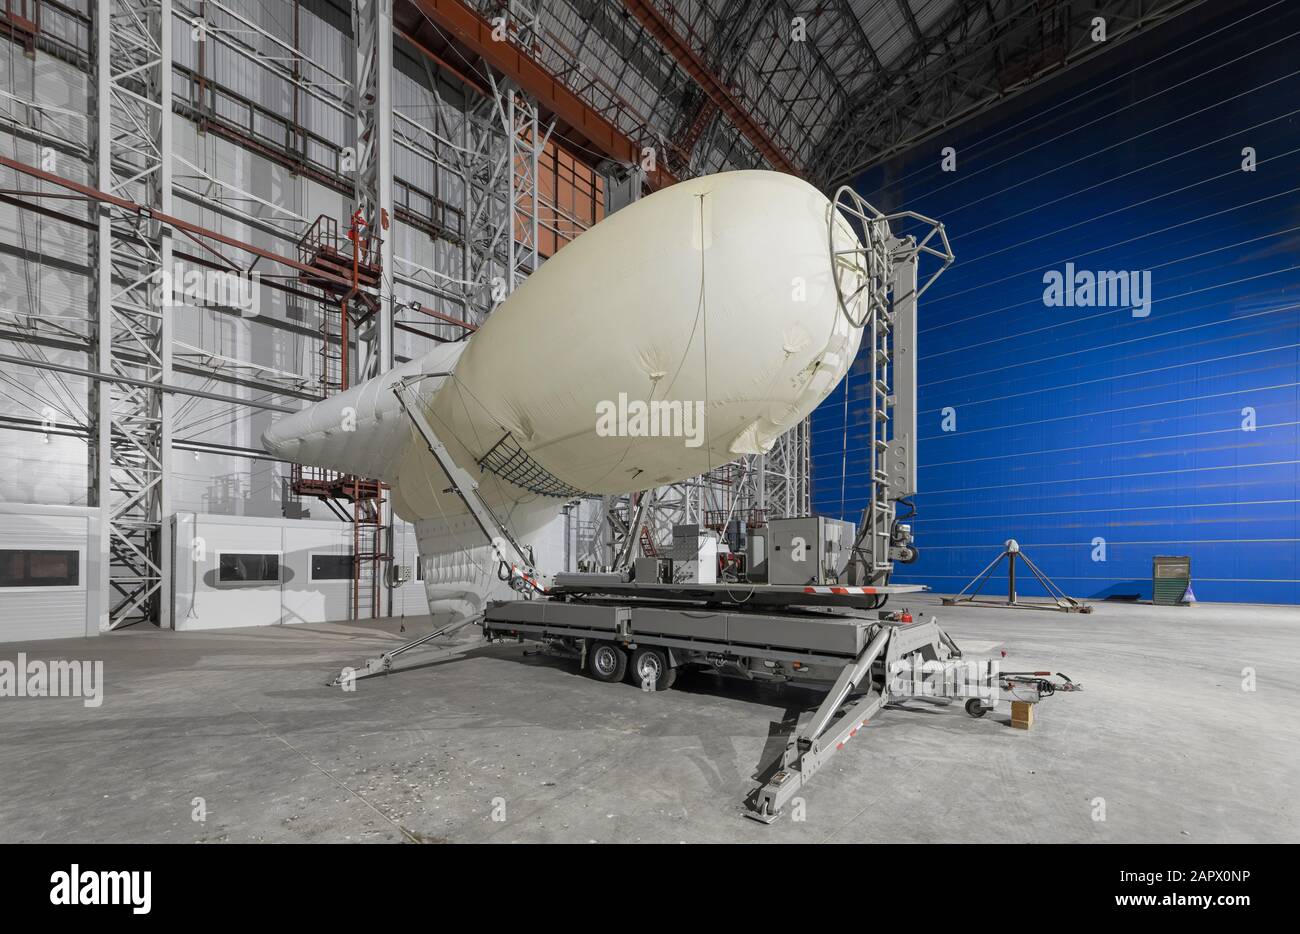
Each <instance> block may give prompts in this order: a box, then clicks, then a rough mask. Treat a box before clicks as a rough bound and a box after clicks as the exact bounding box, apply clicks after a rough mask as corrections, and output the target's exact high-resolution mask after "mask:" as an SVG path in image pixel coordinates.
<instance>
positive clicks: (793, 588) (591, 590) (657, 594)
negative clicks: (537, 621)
mask: <svg viewBox="0 0 1300 934" xmlns="http://www.w3.org/2000/svg"><path fill="white" fill-rule="evenodd" d="M928 589H929V588H928V587H926V586H924V585H923V584H878V585H876V586H873V587H854V586H849V585H839V584H832V585H826V586H814V585H811V584H809V585H799V584H759V583H750V582H735V581H722V582H719V583H712V584H701V583H695V582H690V581H684V582H679V583H673V584H660V583H647V582H640V581H635V580H626V579H625V578H624V577H623V576H622V575H620V574H590V573H588V574H557V575H555V581H554V583H553V584H552V585H551V587H550V590H549V592H550V593H551V594H553V595H556V596H582V595H591V594H602V595H613V596H622V597H648V598H657V599H665V600H690V601H696V602H700V601H703V602H707V603H715V604H736V605H749V606H755V607H759V606H761V607H793V606H825V607H849V608H855V609H863V610H872V609H877V608H878V607H879V606H881V604H882V602H883V600H882V598H884V597H888V596H890V595H891V594H906V593H920V592H922V591H925V590H928Z"/></svg>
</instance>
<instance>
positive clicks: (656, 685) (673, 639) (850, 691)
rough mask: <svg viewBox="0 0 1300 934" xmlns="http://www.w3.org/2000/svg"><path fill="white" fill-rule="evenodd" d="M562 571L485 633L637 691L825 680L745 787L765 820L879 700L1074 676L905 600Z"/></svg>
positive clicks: (1002, 691) (983, 708) (1033, 691)
mask: <svg viewBox="0 0 1300 934" xmlns="http://www.w3.org/2000/svg"><path fill="white" fill-rule="evenodd" d="M557 583H558V581H557ZM570 583H571V586H570V588H569V590H568V592H567V593H566V594H565V595H564V596H560V595H556V596H551V597H543V598H540V599H532V600H510V601H498V602H493V603H490V604H489V605H488V606H487V608H486V611H485V613H484V616H483V619H482V626H483V631H484V635H485V636H486V637H487V638H488V639H489V640H509V639H516V640H529V641H534V642H538V643H540V644H542V645H544V646H546V647H547V648H548V649H550V650H552V651H553V652H556V653H557V654H561V655H564V656H568V657H571V658H575V659H577V660H578V662H579V664H580V665H581V666H582V668H583V669H584V670H586V671H587V672H588V673H589V674H590V675H591V676H592V677H594V678H596V679H597V680H600V681H605V682H616V681H622V680H624V679H625V678H628V679H630V680H631V681H632V683H633V684H634V685H636V686H638V687H640V688H642V689H643V690H646V691H657V690H665V689H667V688H670V687H671V686H672V684H673V682H674V680H675V678H676V673H677V671H678V670H680V669H682V668H684V667H697V668H706V669H712V670H714V671H717V672H718V673H719V674H723V675H727V676H731V677H739V678H745V679H748V680H753V681H768V682H777V683H779V682H786V681H792V682H811V683H812V685H813V686H820V687H823V688H826V687H827V686H829V687H828V690H827V693H826V696H825V698H824V699H823V701H822V703H821V704H820V706H819V707H818V708H817V709H816V711H813V712H812V713H811V714H810V715H805V716H804V717H802V718H801V719H800V723H799V726H798V727H797V728H796V730H795V731H794V733H793V734H792V736H791V738H790V740H789V742H788V744H787V746H786V749H785V751H784V753H783V755H782V759H781V763H780V765H779V767H778V769H777V770H776V772H775V774H773V776H772V777H771V779H769V780H768V781H767V782H766V783H765V784H764V785H763V786H761V787H760V788H758V789H756V790H755V791H754V792H753V793H752V794H751V795H750V796H749V798H748V799H747V805H748V809H747V812H746V814H747V816H749V817H752V818H754V819H756V820H760V821H763V822H764V823H770V822H772V821H773V820H775V819H776V818H777V816H778V815H779V814H780V813H781V811H782V809H783V808H784V807H785V805H786V804H787V803H788V802H789V801H790V800H791V799H792V798H793V797H794V796H795V795H796V794H797V793H798V792H799V790H800V789H802V788H803V787H804V786H805V785H806V784H807V783H808V781H809V780H810V779H811V778H812V777H813V775H814V774H816V772H817V771H818V770H819V769H820V768H821V767H822V766H823V765H824V764H825V763H826V762H827V761H828V760H829V759H830V758H831V757H832V756H833V755H834V754H835V753H836V752H837V751H838V750H840V749H842V748H844V744H845V743H847V742H848V741H849V739H851V738H852V737H853V736H855V735H856V734H857V732H858V730H859V729H861V728H862V727H863V726H864V725H865V724H866V723H867V722H868V721H869V720H870V718H871V717H873V716H874V715H875V714H876V713H877V712H878V711H879V710H880V709H881V708H882V707H884V706H886V705H888V704H893V705H897V704H901V703H904V702H906V701H908V700H913V699H922V700H928V701H932V702H939V703H951V702H953V701H957V700H962V701H965V705H966V712H967V713H968V714H970V715H971V716H973V717H981V716H983V715H984V713H985V712H987V711H988V710H989V709H991V708H992V707H993V706H994V705H995V704H997V703H998V702H999V701H1011V702H1013V703H1014V704H1021V705H1032V704H1035V703H1037V702H1038V701H1039V700H1041V699H1042V698H1043V697H1046V696H1049V695H1050V694H1052V693H1055V692H1056V691H1066V690H1076V689H1077V688H1078V685H1076V684H1075V683H1074V682H1072V681H1070V679H1069V678H1066V677H1065V676H1063V675H1059V674H1058V675H1056V676H1055V677H1053V676H1052V674H1051V673H1050V672H1042V671H1039V672H1003V671H1001V670H1000V663H999V661H998V660H996V659H972V658H966V657H965V656H963V654H962V651H961V649H960V648H959V647H958V646H957V644H956V642H954V641H953V639H952V637H951V636H949V635H948V633H946V632H945V631H944V630H943V629H942V628H941V627H940V626H939V624H938V622H937V621H936V620H935V619H933V618H931V619H930V620H928V621H921V620H913V619H912V617H911V616H910V615H909V614H908V613H907V612H906V611H903V612H896V613H888V614H887V613H879V614H876V615H873V614H871V613H870V612H868V611H865V610H862V609H859V608H855V607H852V606H847V607H846V606H838V607H826V606H822V607H818V606H807V605H801V604H796V603H790V604H788V605H785V606H781V607H776V608H773V607H770V606H764V605H752V604H747V603H743V602H737V601H735V600H732V601H729V602H712V599H710V600H705V601H702V600H700V599H698V598H697V599H696V600H693V601H692V600H682V599H678V600H669V599H664V598H663V596H662V594H663V593H664V589H663V588H665V587H666V588H669V589H671V586H672V585H640V586H638V585H636V584H635V583H633V582H625V581H618V582H616V583H613V582H611V585H610V586H612V587H613V590H614V591H616V592H612V593H611V592H602V590H601V588H602V587H603V586H605V585H602V584H601V583H599V582H598V581H587V582H585V583H583V584H578V583H577V582H570ZM575 586H577V587H579V589H581V591H582V592H581V593H575V592H574V590H573V587H575ZM733 591H734V588H733ZM716 596H717V595H716V594H712V595H711V598H716Z"/></svg>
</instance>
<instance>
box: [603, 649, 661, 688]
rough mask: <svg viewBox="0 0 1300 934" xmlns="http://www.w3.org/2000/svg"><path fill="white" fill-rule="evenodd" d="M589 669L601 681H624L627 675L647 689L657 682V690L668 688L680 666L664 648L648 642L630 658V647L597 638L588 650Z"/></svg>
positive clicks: (636, 683)
mask: <svg viewBox="0 0 1300 934" xmlns="http://www.w3.org/2000/svg"><path fill="white" fill-rule="evenodd" d="M587 671H588V673H590V674H591V676H592V677H593V678H595V679H596V680H597V681H606V682H610V683H612V682H615V681H622V680H623V679H624V678H625V677H627V678H629V679H630V680H631V682H632V683H633V684H634V685H636V686H637V687H639V688H641V689H643V690H645V689H646V687H647V685H648V684H650V683H651V682H653V684H654V690H656V691H666V690H668V689H669V688H670V687H672V686H673V682H674V681H676V680H677V669H676V668H674V667H672V665H671V664H670V663H669V661H668V655H667V654H666V653H665V652H664V651H663V650H662V649H656V648H654V647H652V646H644V647H642V648H639V649H637V650H636V651H634V652H633V653H632V656H631V659H630V660H629V658H628V653H627V651H626V650H625V649H624V648H623V647H622V646H619V645H617V644H615V643H613V642H597V643H595V644H594V645H593V646H591V648H590V649H588V650H587Z"/></svg>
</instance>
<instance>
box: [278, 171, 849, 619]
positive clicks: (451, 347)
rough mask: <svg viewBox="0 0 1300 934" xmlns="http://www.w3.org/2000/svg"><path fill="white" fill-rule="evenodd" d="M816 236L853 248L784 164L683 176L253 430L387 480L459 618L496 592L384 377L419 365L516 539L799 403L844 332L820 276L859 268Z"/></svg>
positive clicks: (306, 456) (826, 371) (670, 476)
mask: <svg viewBox="0 0 1300 934" xmlns="http://www.w3.org/2000/svg"><path fill="white" fill-rule="evenodd" d="M832 238H833V240H834V246H835V249H836V250H840V251H847V250H850V249H851V248H853V247H855V246H856V245H857V243H858V240H857V237H856V235H855V234H854V233H853V231H852V229H851V228H850V227H849V225H848V223H847V222H846V221H844V220H843V219H842V218H841V217H840V216H839V215H838V214H837V213H834V212H833V209H832V206H831V204H830V202H829V200H828V199H827V198H826V197H825V196H824V195H822V194H821V193H820V192H818V191H817V190H816V189H815V188H813V187H812V186H810V185H808V184H807V183H805V182H803V181H801V180H799V179H796V178H794V177H793V176H789V175H783V174H779V173H775V172H758V171H747V172H729V173H723V174H720V175H712V176H705V177H703V178H698V179H693V180H691V181H687V182H682V183H680V184H677V185H674V186H672V187H670V188H667V189H664V190H662V191H659V192H657V193H655V194H653V195H650V196H649V197H647V198H644V199H642V200H641V201H638V202H636V203H634V204H632V205H629V206H628V207H626V208H624V209H622V210H621V211H619V212H617V213H616V214H614V215H612V216H610V217H608V218H606V219H605V220H603V221H601V222H600V223H599V224H597V225H596V226H595V227H593V228H592V229H591V230H589V231H587V232H586V233H584V234H582V235H581V236H580V237H578V238H577V239H576V240H574V241H573V242H572V243H570V244H568V245H567V246H566V247H564V249H562V250H560V251H559V252H558V253H557V254H556V255H555V256H554V257H552V258H551V259H550V260H548V261H547V262H546V263H545V264H544V265H543V266H542V267H541V268H540V269H538V270H537V271H536V272H535V273H533V274H532V275H531V276H530V277H529V278H528V279H527V281H525V282H524V283H522V284H521V285H520V286H519V287H518V288H517V289H516V290H515V291H514V293H513V294H511V295H510V296H509V297H508V298H507V299H506V301H505V302H503V303H502V304H501V305H500V306H499V307H498V308H497V309H496V310H495V311H494V312H493V313H492V314H491V315H490V316H489V317H488V319H487V320H486V321H485V322H484V324H483V326H482V328H480V330H479V331H478V332H477V333H475V334H474V335H473V336H472V337H471V338H470V339H468V340H467V341H464V342H461V343H457V344H447V345H442V346H440V347H438V348H435V349H434V350H432V351H430V353H429V354H427V355H426V356H424V357H422V358H420V359H419V360H416V361H412V362H411V363H408V364H405V365H403V366H400V367H398V368H396V369H394V370H393V371H392V372H390V373H388V374H385V375H384V376H381V377H377V378H376V379H374V380H371V381H368V382H367V383H364V384H362V385H360V386H357V387H355V388H353V389H351V390H348V391H347V392H345V393H342V394H340V395H338V396H335V397H333V398H331V399H329V400H326V401H324V402H321V403H318V404H316V405H314V406H312V407H310V408H308V409H306V410H304V411H303V412H301V413H298V414H296V415H293V416H290V417H289V418H287V419H284V420H282V421H280V422H278V423H277V424H276V425H275V426H273V427H272V428H271V429H270V430H269V431H268V432H267V434H266V436H265V438H264V441H265V443H266V444H267V446H268V448H269V449H271V450H272V451H274V452H275V453H277V454H279V455H281V456H283V457H286V458H289V459H292V460H296V461H299V462H303V463H310V464H317V465H321V466H326V467H333V468H335V469H338V470H344V471H348V472H354V473H358V474H362V475H365V476H369V477H376V478H379V479H382V480H384V481H386V482H388V483H389V484H390V485H391V486H392V488H393V498H394V507H395V509H396V511H397V513H398V515H399V516H401V517H402V518H405V519H408V520H409V521H412V522H414V523H415V525H416V529H417V533H418V535H419V538H420V547H421V560H422V564H423V569H424V575H425V583H426V588H427V590H428V592H429V597H430V605H431V609H432V610H433V611H434V612H435V613H436V614H442V613H449V614H451V615H452V616H455V615H458V614H462V613H466V612H476V611H477V608H478V607H479V606H480V605H481V603H482V601H483V600H484V599H490V598H494V597H496V596H499V595H500V596H504V595H506V594H508V593H509V591H508V589H507V588H505V586H504V585H502V584H500V583H499V582H498V581H496V568H495V566H494V562H493V561H492V559H491V555H490V550H489V547H488V545H487V544H486V543H485V542H482V541H481V539H482V536H481V534H480V533H479V531H478V529H477V527H476V526H474V525H473V524H472V522H470V520H469V518H468V516H467V514H466V510H465V508H464V506H463V504H462V503H461V502H460V501H459V499H458V498H457V497H456V496H455V495H454V494H450V493H448V492H446V487H447V482H446V478H445V477H444V476H442V475H441V471H440V470H439V468H438V466H437V464H436V463H435V462H434V461H433V459H432V458H431V457H430V455H429V454H428V452H427V451H426V450H425V446H424V443H423V441H422V440H421V439H419V438H418V437H417V436H416V435H415V433H414V431H413V429H412V427H411V425H410V423H409V421H408V420H407V419H406V417H405V415H404V413H403V412H402V410H401V408H400V406H399V405H398V403H397V400H396V398H395V397H394V396H393V393H392V391H391V387H392V384H393V382H394V381H395V380H396V379H399V378H404V377H409V376H411V375H414V374H417V373H419V374H424V375H425V378H424V380H423V381H422V382H421V383H420V387H419V391H420V398H421V405H422V407H423V409H424V414H425V415H426V417H427V418H428V420H429V422H430V424H431V425H432V426H433V428H434V430H435V431H436V432H437V433H438V435H439V437H440V438H441V439H442V440H443V442H444V443H446V445H447V447H448V450H449V452H451V454H452V456H453V457H454V458H455V460H456V462H457V463H458V464H460V465H461V466H463V467H465V468H466V469H468V470H470V471H471V473H473V474H475V476H476V477H477V478H478V481H479V484H480V489H481V492H482V494H483V496H484V498H485V499H486V500H487V502H488V503H489V504H490V505H491V506H492V508H493V509H494V510H495V511H496V512H497V514H498V515H500V516H502V518H504V519H506V521H507V522H508V523H509V525H510V527H511V529H512V531H513V532H514V533H515V535H516V537H517V538H518V539H520V540H522V541H524V542H525V543H527V542H528V540H529V537H530V536H531V535H534V534H535V533H536V532H537V531H538V530H539V529H540V528H541V527H542V526H543V525H545V524H546V523H547V522H548V521H550V520H551V519H553V518H554V517H555V516H556V515H557V514H558V511H559V509H560V508H561V506H562V505H563V503H564V501H565V500H566V499H570V498H572V497H574V496H577V495H581V494H620V493H628V492H635V491H639V490H645V489H650V488H652V487H656V486H661V485H663V484H667V483H673V482H677V481H680V480H684V479H687V478H689V477H692V476H695V475H697V474H700V473H703V472H705V471H707V470H709V469H711V468H713V467H717V466H719V465H721V464H724V463H727V462H729V461H732V460H734V459H735V458H736V457H737V456H739V455H742V454H751V453H760V452H763V451H766V450H768V449H770V448H771V446H772V444H773V443H774V442H775V440H776V439H777V438H778V437H780V435H782V434H783V433H784V432H786V431H788V430H789V429H790V428H791V427H793V426H794V425H796V424H797V423H798V422H799V421H800V420H802V419H803V418H804V417H806V416H807V415H808V414H809V413H810V412H811V411H812V410H813V408H815V407H816V406H817V405H818V403H820V402H821V401H822V400H823V399H824V398H825V397H826V396H827V395H828V394H829V393H830V391H831V390H832V389H833V388H834V387H835V385H836V384H837V383H838V382H839V381H840V379H841V378H843V376H844V374H845V372H846V371H847V369H848V367H849V365H850V364H851V362H852V360H853V358H854V355H855V354H856V352H857V348H858V343H859V340H860V337H861V331H860V330H859V329H857V328H854V327H853V326H852V325H851V324H850V322H849V320H848V316H846V314H845V313H844V311H843V309H842V308H841V307H840V303H839V300H838V297H837V291H836V283H835V279H834V278H833V276H835V275H838V276H839V277H840V285H841V289H842V291H843V293H844V294H846V295H851V294H854V293H855V292H857V291H859V286H860V285H861V279H860V278H859V277H860V275H861V272H860V270H858V269H857V268H856V267H853V266H851V265H850V264H847V263H839V264H835V265H833V264H832V259H831V256H832V246H831V240H832ZM850 310H851V311H852V312H853V318H854V319H855V320H860V318H861V314H860V312H859V311H858V310H857V309H850ZM543 570H547V569H546V568H543ZM550 570H555V569H550Z"/></svg>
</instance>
